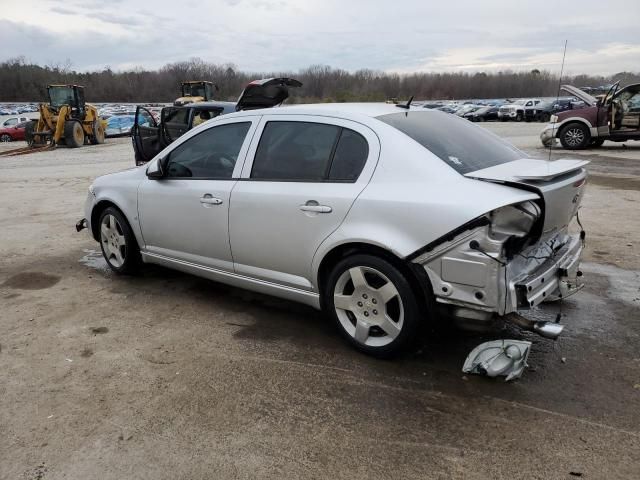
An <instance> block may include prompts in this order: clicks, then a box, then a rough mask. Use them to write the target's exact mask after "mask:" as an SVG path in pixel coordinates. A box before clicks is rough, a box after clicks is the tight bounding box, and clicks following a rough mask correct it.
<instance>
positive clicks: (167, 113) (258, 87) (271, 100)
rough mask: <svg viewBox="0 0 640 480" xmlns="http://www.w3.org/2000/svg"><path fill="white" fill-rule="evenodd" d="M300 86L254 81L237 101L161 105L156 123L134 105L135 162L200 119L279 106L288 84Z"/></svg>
mask: <svg viewBox="0 0 640 480" xmlns="http://www.w3.org/2000/svg"><path fill="white" fill-rule="evenodd" d="M301 86H302V83H300V82H299V81H298V80H294V79H292V78H266V79H262V80H254V81H253V82H251V83H249V84H248V85H247V86H246V87H245V89H244V90H243V92H242V94H241V95H240V98H238V101H237V102H218V101H215V102H197V103H188V104H186V105H183V106H177V107H176V106H173V107H165V108H163V109H162V111H161V114H160V122H158V121H157V120H156V118H155V117H154V115H153V112H152V111H151V110H150V109H148V108H145V107H138V108H137V109H136V114H135V120H134V127H133V129H132V131H131V139H132V141H133V150H134V152H135V162H136V165H142V164H144V163H146V162H148V161H149V160H151V159H152V158H153V157H155V156H156V155H157V154H158V153H159V152H160V151H161V150H162V149H163V148H165V147H166V146H167V145H169V144H170V143H171V142H173V141H175V140H177V139H178V138H180V137H181V136H182V135H184V134H185V133H186V132H188V131H189V130H191V129H192V128H193V127H196V126H198V125H199V124H200V123H202V122H205V121H207V120H210V119H212V118H215V117H217V116H219V115H225V114H228V113H232V112H236V111H239V110H254V109H256V108H269V107H274V106H277V105H280V104H282V103H283V102H284V101H285V100H286V99H287V98H288V97H289V87H301Z"/></svg>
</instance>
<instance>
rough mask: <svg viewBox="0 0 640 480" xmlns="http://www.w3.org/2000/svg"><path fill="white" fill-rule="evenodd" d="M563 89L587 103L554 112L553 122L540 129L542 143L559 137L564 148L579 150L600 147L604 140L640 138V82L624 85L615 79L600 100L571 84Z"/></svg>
mask: <svg viewBox="0 0 640 480" xmlns="http://www.w3.org/2000/svg"><path fill="white" fill-rule="evenodd" d="M562 89H563V90H564V91H566V92H568V93H570V94H571V95H574V96H575V97H577V98H579V99H580V100H582V101H583V102H584V104H585V105H586V106H585V107H584V108H580V109H573V110H567V111H565V112H560V113H558V114H557V115H552V116H551V123H550V124H549V125H547V126H546V127H545V128H544V130H543V131H542V132H541V133H540V140H541V141H542V144H543V145H545V146H549V145H551V144H552V143H555V141H556V139H559V140H560V143H561V144H562V146H563V147H564V148H567V149H570V150H577V149H583V148H588V147H599V146H601V145H602V144H603V143H604V141H605V140H609V141H611V142H626V141H629V140H640V83H636V84H632V85H627V86H626V87H624V88H620V84H619V82H618V83H615V84H614V85H612V86H611V88H610V89H609V91H608V92H607V93H606V95H605V96H604V97H602V99H601V100H598V99H596V98H595V97H593V96H591V95H589V94H588V93H586V92H583V91H582V90H580V89H579V88H576V87H573V86H571V85H563V86H562Z"/></svg>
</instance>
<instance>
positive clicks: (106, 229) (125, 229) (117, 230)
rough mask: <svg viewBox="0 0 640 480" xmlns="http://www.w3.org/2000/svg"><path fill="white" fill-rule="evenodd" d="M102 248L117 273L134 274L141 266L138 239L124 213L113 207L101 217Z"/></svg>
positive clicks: (107, 209) (103, 253)
mask: <svg viewBox="0 0 640 480" xmlns="http://www.w3.org/2000/svg"><path fill="white" fill-rule="evenodd" d="M99 225H100V232H99V234H100V248H101V249H102V255H103V256H104V259H105V260H106V261H107V264H108V265H109V267H110V268H111V270H113V271H114V272H116V273H122V274H129V273H134V272H135V271H136V270H137V269H138V267H139V265H140V249H139V248H138V242H137V241H136V237H135V236H134V234H133V231H132V230H131V227H130V226H129V223H128V222H127V219H126V218H124V215H122V213H121V212H120V211H119V210H118V209H116V208H113V207H109V208H106V209H105V210H104V211H103V212H102V214H101V215H100V224H99Z"/></svg>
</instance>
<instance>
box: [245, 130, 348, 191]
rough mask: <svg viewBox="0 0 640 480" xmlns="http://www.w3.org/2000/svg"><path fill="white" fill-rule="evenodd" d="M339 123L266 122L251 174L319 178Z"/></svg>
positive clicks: (336, 136)
mask: <svg viewBox="0 0 640 480" xmlns="http://www.w3.org/2000/svg"><path fill="white" fill-rule="evenodd" d="M339 133H340V127H337V126H335V125H326V124H323V123H311V122H268V123H267V124H266V126H265V128H264V131H263V132H262V137H261V138H260V143H259V144H258V149H257V151H256V155H255V159H254V161H253V168H252V170H251V178H259V179H270V180H303V181H313V180H316V181H322V180H324V179H325V178H326V174H327V170H328V168H329V166H330V160H331V156H332V153H333V149H334V146H335V144H336V140H337V139H338V135H339Z"/></svg>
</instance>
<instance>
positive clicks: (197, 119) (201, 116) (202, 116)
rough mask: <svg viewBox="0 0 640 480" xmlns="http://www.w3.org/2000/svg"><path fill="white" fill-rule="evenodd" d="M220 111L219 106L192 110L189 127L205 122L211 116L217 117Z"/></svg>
mask: <svg viewBox="0 0 640 480" xmlns="http://www.w3.org/2000/svg"><path fill="white" fill-rule="evenodd" d="M220 113H222V109H221V108H212V109H207V110H200V109H198V110H194V112H193V119H192V120H191V127H192V128H193V127H196V126H198V125H200V124H201V123H204V122H206V121H207V120H211V119H212V118H215V117H217V116H218V115H220Z"/></svg>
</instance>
